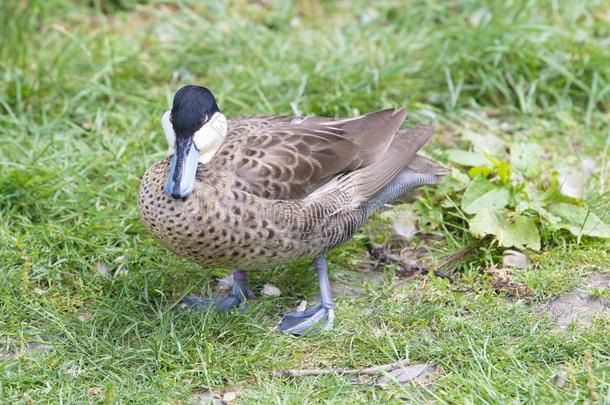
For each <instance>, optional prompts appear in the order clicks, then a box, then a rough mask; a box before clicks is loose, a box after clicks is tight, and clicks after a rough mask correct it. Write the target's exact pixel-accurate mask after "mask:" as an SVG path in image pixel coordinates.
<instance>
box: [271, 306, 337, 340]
mask: <svg viewBox="0 0 610 405" xmlns="http://www.w3.org/2000/svg"><path fill="white" fill-rule="evenodd" d="M334 320H335V310H334V309H333V308H328V307H325V306H321V305H318V306H316V307H314V308H312V309H309V310H307V311H304V312H292V313H289V314H286V315H284V317H283V318H282V321H281V322H280V324H279V326H278V330H279V331H281V332H283V333H286V334H291V335H294V336H303V335H312V334H315V333H320V332H322V331H325V330H329V329H332V327H333V322H334Z"/></svg>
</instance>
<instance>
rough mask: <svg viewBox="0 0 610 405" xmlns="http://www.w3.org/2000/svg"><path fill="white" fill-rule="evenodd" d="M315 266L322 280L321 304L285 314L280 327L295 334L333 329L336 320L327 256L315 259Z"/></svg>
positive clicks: (281, 329) (319, 279) (285, 331)
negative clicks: (327, 268)
mask: <svg viewBox="0 0 610 405" xmlns="http://www.w3.org/2000/svg"><path fill="white" fill-rule="evenodd" d="M313 266H314V268H315V269H316V273H317V274H318V281H319V282H320V305H317V306H315V307H313V308H311V309H308V310H307V311H304V312H293V313H290V314H286V315H284V317H283V318H282V321H281V322H280V325H279V326H278V329H279V330H280V331H282V332H284V333H290V334H292V335H295V336H301V335H308V334H312V333H317V332H321V331H324V330H328V329H332V327H333V321H334V320H335V303H334V302H333V298H332V296H331V291H330V283H329V282H328V272H327V270H326V256H320V257H317V258H316V259H314V261H313Z"/></svg>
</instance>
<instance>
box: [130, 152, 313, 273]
mask: <svg viewBox="0 0 610 405" xmlns="http://www.w3.org/2000/svg"><path fill="white" fill-rule="evenodd" d="M168 168H169V161H168V160H164V161H161V162H159V163H157V164H156V165H154V166H153V167H152V168H150V169H149V170H148V171H147V172H146V174H145V175H144V177H143V178H142V182H141V184H140V191H139V196H138V206H139V212H140V218H141V219H142V221H143V223H144V225H145V226H146V228H147V229H148V230H149V231H150V232H151V233H152V234H153V235H154V236H155V237H156V238H157V239H159V240H160V241H161V242H163V244H165V245H166V246H167V247H169V248H170V249H171V250H172V251H174V252H175V253H177V254H179V255H181V256H184V257H186V258H188V259H191V260H193V261H195V262H197V263H199V264H201V265H204V266H209V267H223V268H232V269H252V268H266V267H272V266H276V265H279V264H282V263H285V262H289V261H293V260H296V259H299V258H302V257H305V256H310V255H312V254H315V253H316V252H319V251H320V250H322V249H323V248H324V247H323V245H324V241H323V240H322V239H321V238H320V237H319V235H317V236H318V237H315V238H314V237H308V236H307V234H306V233H304V232H303V223H302V220H300V219H299V218H296V217H295V216H294V215H293V212H294V210H295V207H293V206H292V205H291V204H290V203H285V204H282V203H279V205H278V204H274V205H272V206H270V205H269V204H265V203H262V202H261V200H262V199H260V198H258V197H256V196H253V195H251V194H249V193H242V192H239V191H235V190H226V189H223V188H222V186H219V185H218V184H210V182H206V181H205V180H204V179H200V178H198V181H196V183H195V187H194V189H193V192H192V193H191V195H189V196H188V197H187V198H183V199H174V198H171V197H168V196H167V195H166V194H165V193H164V192H163V188H164V185H165V180H166V178H167V171H168ZM220 183H221V182H220ZM270 207H273V208H270Z"/></svg>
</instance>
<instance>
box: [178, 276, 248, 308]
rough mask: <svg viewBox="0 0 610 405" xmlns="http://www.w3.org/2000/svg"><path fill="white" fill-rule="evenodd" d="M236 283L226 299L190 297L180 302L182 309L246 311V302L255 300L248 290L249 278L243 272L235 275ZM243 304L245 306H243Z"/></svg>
mask: <svg viewBox="0 0 610 405" xmlns="http://www.w3.org/2000/svg"><path fill="white" fill-rule="evenodd" d="M233 280H234V281H235V283H234V284H233V287H232V288H231V294H229V295H228V296H226V297H224V298H220V299H218V298H207V297H199V296H197V295H189V296H188V297H185V298H183V299H182V301H181V302H180V306H181V307H185V308H188V309H189V310H190V311H192V312H205V311H222V312H231V311H232V310H234V309H235V308H240V311H242V312H243V311H245V310H246V309H247V308H248V306H247V305H246V303H245V301H246V300H247V299H254V298H255V296H254V293H253V292H252V291H251V290H250V289H249V288H248V276H247V274H246V273H245V272H243V271H236V272H234V273H233ZM242 304H243V305H242Z"/></svg>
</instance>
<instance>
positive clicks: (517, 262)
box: [502, 249, 530, 269]
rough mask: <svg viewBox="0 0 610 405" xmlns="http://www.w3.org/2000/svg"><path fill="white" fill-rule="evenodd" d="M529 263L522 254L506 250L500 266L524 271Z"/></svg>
mask: <svg viewBox="0 0 610 405" xmlns="http://www.w3.org/2000/svg"><path fill="white" fill-rule="evenodd" d="M529 263H530V261H529V259H528V257H527V256H526V255H524V254H523V253H521V252H519V251H517V250H512V249H506V250H505V251H504V257H503V258H502V264H503V265H504V266H506V267H515V268H517V269H524V268H526V267H527V265H528V264H529Z"/></svg>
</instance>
